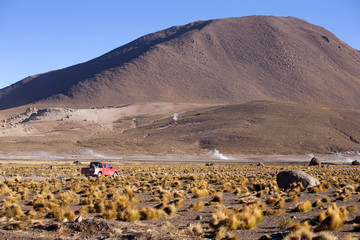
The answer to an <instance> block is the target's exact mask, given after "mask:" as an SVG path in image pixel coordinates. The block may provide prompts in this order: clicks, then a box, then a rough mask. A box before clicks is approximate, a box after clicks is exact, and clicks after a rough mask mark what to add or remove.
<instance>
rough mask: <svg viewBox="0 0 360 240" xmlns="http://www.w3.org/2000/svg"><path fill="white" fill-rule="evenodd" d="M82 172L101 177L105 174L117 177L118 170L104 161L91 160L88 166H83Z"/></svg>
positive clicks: (86, 174)
mask: <svg viewBox="0 0 360 240" xmlns="http://www.w3.org/2000/svg"><path fill="white" fill-rule="evenodd" d="M81 174H84V175H85V176H97V177H100V176H101V175H105V176H113V177H114V178H116V177H117V175H118V174H119V173H118V170H117V169H116V168H113V167H111V166H110V164H109V163H103V162H91V163H90V166H89V167H88V168H82V169H81Z"/></svg>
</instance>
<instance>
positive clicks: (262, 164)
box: [256, 162, 265, 167]
mask: <svg viewBox="0 0 360 240" xmlns="http://www.w3.org/2000/svg"><path fill="white" fill-rule="evenodd" d="M256 166H258V167H264V166H265V164H264V163H261V162H259V163H258V164H257V165H256Z"/></svg>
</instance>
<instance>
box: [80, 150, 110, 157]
mask: <svg viewBox="0 0 360 240" xmlns="http://www.w3.org/2000/svg"><path fill="white" fill-rule="evenodd" d="M80 154H81V155H84V156H90V157H94V158H103V159H111V158H113V157H111V156H108V155H103V154H99V153H96V152H94V150H92V149H86V150H82V151H81V152H80Z"/></svg>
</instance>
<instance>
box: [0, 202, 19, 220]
mask: <svg viewBox="0 0 360 240" xmlns="http://www.w3.org/2000/svg"><path fill="white" fill-rule="evenodd" d="M23 216H24V212H23V211H22V210H21V206H20V204H19V203H17V202H8V201H5V202H3V204H2V206H1V207H0V217H6V218H8V219H10V218H13V219H15V220H21V219H22V217H23Z"/></svg>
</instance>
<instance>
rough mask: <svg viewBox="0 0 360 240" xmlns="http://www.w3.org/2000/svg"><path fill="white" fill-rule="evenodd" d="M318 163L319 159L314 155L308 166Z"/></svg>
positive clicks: (317, 164) (319, 163) (319, 162)
mask: <svg viewBox="0 0 360 240" xmlns="http://www.w3.org/2000/svg"><path fill="white" fill-rule="evenodd" d="M319 165H321V161H320V159H317V158H316V157H313V158H312V159H311V161H310V163H309V166H319Z"/></svg>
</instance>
